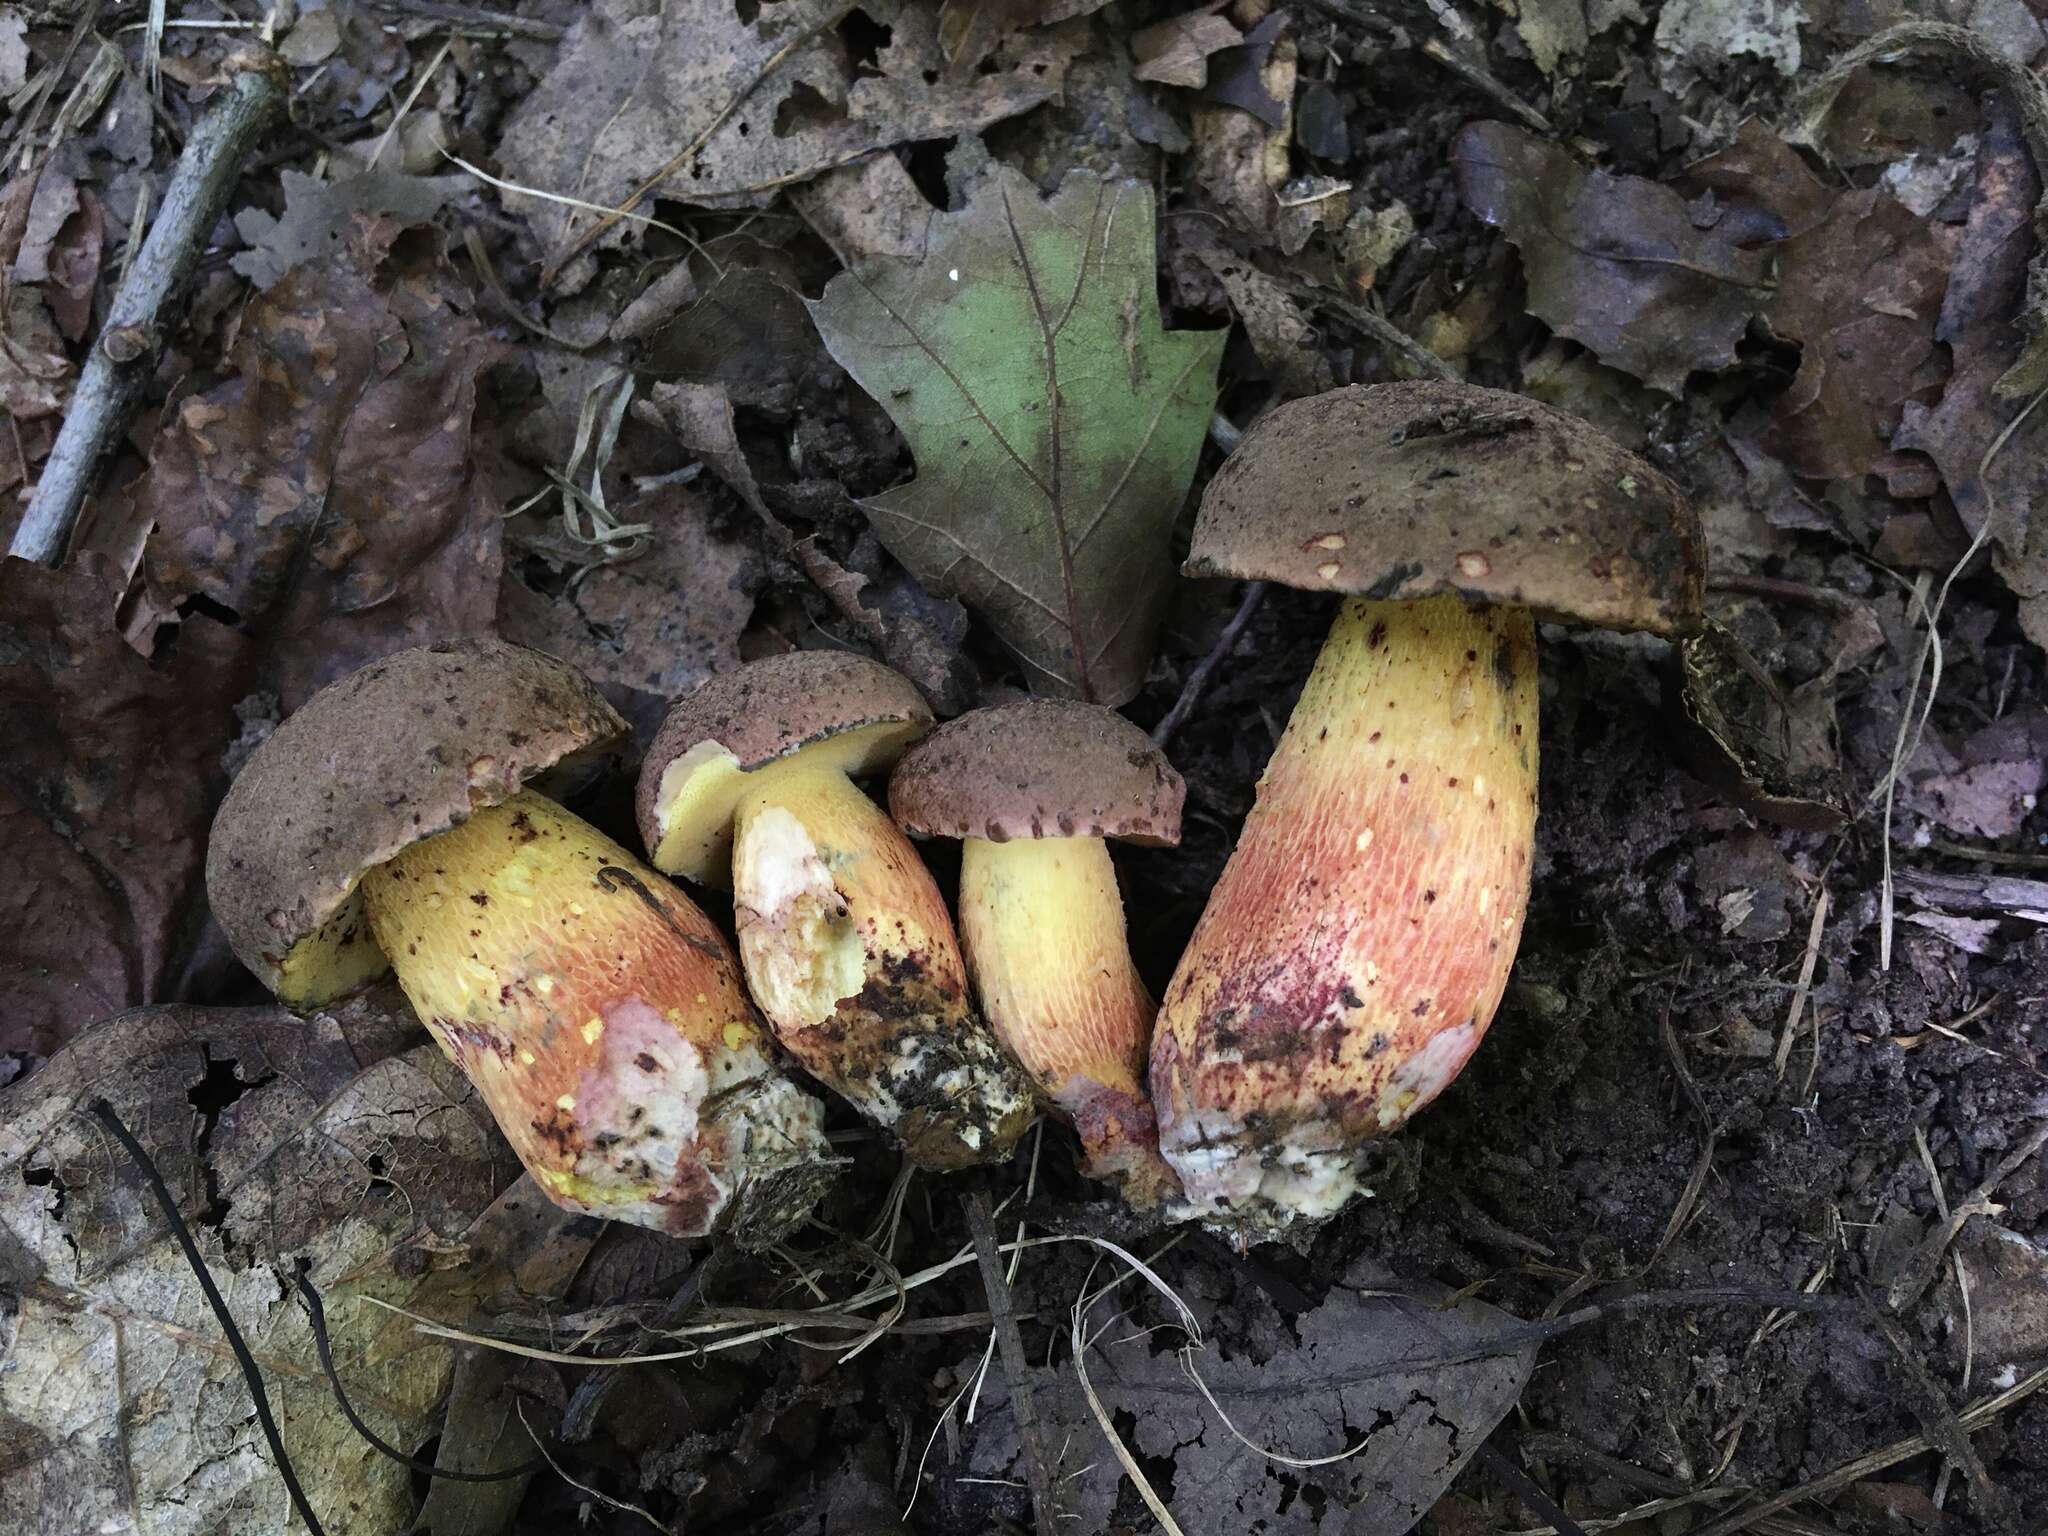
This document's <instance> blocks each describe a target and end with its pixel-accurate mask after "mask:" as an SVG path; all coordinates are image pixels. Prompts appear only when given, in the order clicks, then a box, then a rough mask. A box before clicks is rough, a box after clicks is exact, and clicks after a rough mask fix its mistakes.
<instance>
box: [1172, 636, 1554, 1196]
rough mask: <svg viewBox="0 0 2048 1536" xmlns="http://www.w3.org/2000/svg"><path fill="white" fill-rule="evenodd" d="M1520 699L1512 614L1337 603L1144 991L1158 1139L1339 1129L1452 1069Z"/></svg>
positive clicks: (1530, 788) (1503, 823)
mask: <svg viewBox="0 0 2048 1536" xmlns="http://www.w3.org/2000/svg"><path fill="white" fill-rule="evenodd" d="M1536 704H1537V691H1536V637H1535V626H1534V623H1533V621H1532V619H1531V618H1530V616H1529V614H1528V612H1527V611H1526V610H1522V609H1515V608H1489V607H1472V606H1468V605H1466V604H1465V603H1464V602H1462V601H1461V600H1459V599H1457V598H1453V597H1445V598H1432V599H1427V600H1424V601H1419V602H1407V603H1388V602H1374V601H1368V600H1364V599H1354V600H1351V601H1349V602H1346V603H1345V605H1344V607H1343V609H1342V611H1341V613H1340V616H1339V617H1338V619H1337V621H1336V623H1335V625H1334V626H1333V627H1332V629H1331V631H1330V635H1329V638H1328V640H1327V641H1326V642H1325V644H1324V647H1323V650H1322V654H1321V656H1320V657H1319V658H1318V660H1317V662H1316V666H1315V670H1314V672H1313V673H1312V674H1311V676H1310V678H1309V681H1308V685H1307V687H1306V688H1305V689H1304V690H1303V692H1302V695H1301V701H1300V703H1299V704H1297V705H1296V707H1295V710H1294V714H1293V716H1292V718H1291V719H1290V720H1289V722H1288V725H1287V731H1286V734H1285V735H1284V736H1283V737H1282V739H1281V741H1280V745H1279V747H1278V748H1277V749H1276V750H1275V752H1274V754H1273V758H1272V761H1271V762H1270V763H1269V764H1268V765H1267V768H1266V772H1265V774H1264V776H1263V777H1262V778H1261V780H1260V782H1259V789H1258V799H1257V803H1256V805H1255V806H1254V808H1253V810H1252V813H1251V815H1250V816H1249V817H1248V818H1247V820H1246V822H1245V825H1244V831H1243V833H1242V835H1241V836H1240V838H1239V841H1238V844H1237V848H1236V851H1235V852H1234V853H1233V854H1232V855H1231V858H1230V862H1229V864H1228V865H1227V866H1226V867H1225V869H1224V872H1223V876H1222V878H1221V879H1220V880H1219V881H1218V883H1217V885H1216V889H1215V891H1214V893H1213V894H1212V895H1211V897H1210V900H1209V904H1208V907H1207V908H1206V909H1205V910H1204V912H1203V914H1202V919H1201V922H1200V923H1199V924H1198V925H1197V927H1196V929H1195V934H1194V937H1193V939H1192V940H1191V941H1190V944H1189V947H1188V950H1187V953H1186V954H1185V955H1184V956H1183V957H1182V960H1181V964H1180V967H1179V969H1178V970H1177V971H1176V972H1175V973H1174V977H1173V980H1172V982H1171V984H1170V985H1169V986H1168V988H1167V993H1166V998H1165V1001H1164V1004H1163V1006H1162V1008H1161V1011H1160V1016H1159V1029H1158V1037H1157V1039H1156V1040H1155V1042H1154V1047H1153V1056H1152V1087H1153V1092H1154V1095H1155V1101H1156V1103H1157V1108H1158V1112H1159V1117H1160V1130H1161V1138H1162V1140H1163V1141H1165V1142H1167V1143H1168V1144H1169V1145H1171V1146H1176V1147H1180V1146H1185V1145H1189V1144H1192V1143H1196V1142H1199V1143H1200V1144H1203V1145H1209V1146H1214V1145H1217V1144H1219V1143H1229V1142H1231V1141H1233V1140H1236V1141H1239V1142H1240V1143H1241V1144H1242V1146H1243V1150H1245V1151H1247V1152H1249V1153H1250V1154H1252V1155H1253V1156H1258V1155H1261V1152H1262V1149H1270V1148H1272V1147H1275V1146H1279V1145H1281V1144H1283V1143H1287V1142H1289V1141H1290V1140H1293V1141H1297V1142H1298V1141H1303V1140H1306V1141H1310V1142H1314V1143H1317V1144H1321V1145H1331V1144H1333V1143H1334V1144H1336V1145H1337V1146H1355V1145H1356V1144H1357V1143H1358V1142H1359V1141H1361V1140H1363V1139H1364V1138H1366V1137H1368V1136H1372V1135H1377V1134H1379V1133H1381V1132H1383V1131H1385V1130H1389V1129H1391V1128H1392V1127H1394V1126H1395V1125H1397V1124H1399V1123H1400V1122H1401V1121H1402V1120H1403V1119H1405V1118H1406V1117H1407V1116H1408V1115H1409V1114H1410V1113H1411V1112H1413V1111H1414V1110H1415V1109H1418V1108H1419V1107H1421V1106H1422V1105H1423V1104H1426V1103H1428V1102H1429V1100H1430V1099H1432V1098H1434V1097H1435V1096H1436V1094H1437V1093H1438V1092H1440V1091H1441V1090H1442V1089H1443V1088H1444V1086H1445V1085H1446V1084H1448V1083H1449V1082H1450V1080H1451V1079H1452V1078H1453V1077H1455V1076H1456V1075H1457V1072H1458V1069H1459V1068H1460V1067H1461V1066H1463V1064H1464V1062H1465V1058H1466V1057H1467V1056H1469V1055H1470V1054H1471V1052H1472V1049H1473V1048H1474V1047H1475V1046H1476V1045H1477V1044H1478V1043H1479V1037H1480V1035H1481V1034H1482V1033H1483V1032H1484V1031H1485V1029H1486V1026H1487V1024H1488V1023H1489V1022H1490V1021H1491V1019H1492V1017H1493V1013H1494V1009H1495V1008H1496V1007H1497V1006H1498V1005H1499V1002H1500V997H1501V993H1502V991H1503V989H1504V988H1505V986H1506V983H1507V976H1508V970H1509V967H1510V966H1511V965H1512V964H1513V962H1514V957H1515V947H1516V944H1517V943H1518V942H1519V940H1520V937H1521V928H1522V916H1523V913H1524V910H1525V909H1526V907H1527V904H1528V892H1529V855H1530V842H1531V838H1532V836H1533V834H1534V828H1535V820H1536V729H1537V716H1536ZM1248 1117H1257V1118H1256V1119H1253V1120H1251V1121H1250V1123H1249V1124H1248ZM1176 1122H1177V1123H1176ZM1169 1156H1170V1157H1173V1158H1174V1159H1175V1161H1176V1166H1180V1164H1181V1163H1182V1162H1183V1161H1184V1160H1185V1159H1186V1157H1187V1154H1185V1153H1181V1152H1170V1153H1169ZM1183 1171H1184V1172H1185V1171H1186V1170H1185V1169H1183Z"/></svg>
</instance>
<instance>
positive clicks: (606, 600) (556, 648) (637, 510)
mask: <svg viewBox="0 0 2048 1536" xmlns="http://www.w3.org/2000/svg"><path fill="white" fill-rule="evenodd" d="M613 510H614V515H615V516H616V517H617V518H618V520H619V521H620V522H621V523H647V524H651V525H652V526H653V530H654V531H653V532H652V533H651V534H650V535H649V536H648V545H647V550H646V552H645V553H644V554H641V555H638V556H636V557H635V558H633V559H631V560H622V561H619V562H616V563H614V564H609V565H600V566H597V567H595V568H593V569H592V570H591V571H590V572H589V573H588V574H587V575H585V576H583V577H581V578H580V579H578V580H576V581H575V582H573V583H572V584H571V586H570V587H569V588H568V590H566V591H564V592H563V593H562V594H561V595H560V596H559V597H544V596H542V595H541V594H540V593H538V592H535V591H534V590H533V589H532V588H530V587H528V586H527V585H526V583H525V582H523V581H521V580H520V579H519V577H518V576H517V575H516V574H515V573H514V572H513V571H512V570H511V569H509V568H508V569H507V570H506V572H505V578H504V587H503V590H502V592H501V593H500V597H499V607H498V623H499V628H500V630H501V632H502V633H503V634H504V636H505V638H506V639H508V640H516V641H517V642H519V644H521V645H530V646H533V647H534V648H535V649H537V650H543V651H547V652H548V653H550V654H551V655H555V656H559V657H561V658H562V659H563V660H564V661H566V662H569V663H570V664H571V665H573V666H575V667H576V668H577V669H579V670H580V671H582V672H584V673H586V674H588V675H589V676H591V677H593V678H595V679H597V680H598V681H599V682H600V683H609V684H612V685H613V686H615V687H620V688H631V689H634V690H636V691H638V692H640V693H644V694H648V695H652V696H653V697H654V698H656V699H658V700H660V701H661V707H662V708H666V707H667V702H668V701H669V700H671V699H674V698H676V697H678V696H679V695H681V694H684V693H687V692H689V691H690V690H691V689H693V688H695V687H696V686H697V685H698V684H699V683H701V682H703V681H704V680H705V679H706V678H707V677H709V676H711V674H712V673H714V672H724V671H727V670H729V669H730V668H732V667H736V666H738V665H739V663H740V654H739V637H740V632H741V631H742V630H744V629H745V628H746V627H747V620H748V619H749V618H751V617H752V616H753V612H754V588H755V586H756V584H757V582H758V580H759V576H760V572H759V568H758V562H757V561H756V560H755V558H754V555H753V551H752V549H751V547H750V546H748V545H747V544H745V543H743V542H741V541H739V540H736V539H730V538H721V537H719V536H718V535H717V534H715V533H713V532H712V530H711V526H710V519H709V512H708V509H707V508H706V506H705V504H704V499H703V497H702V496H700V495H699V494H698V493H697V492H695V491H693V490H692V489H691V488H690V487H688V486H685V485H676V484H667V485H659V486H656V487H654V488H652V489H650V490H648V491H646V492H644V493H643V494H641V495H638V496H636V497H634V498H633V499H632V500H630V501H628V502H624V503H622V504H620V505H619V506H617V507H615V508H614V509H613ZM629 713H630V712H629Z"/></svg>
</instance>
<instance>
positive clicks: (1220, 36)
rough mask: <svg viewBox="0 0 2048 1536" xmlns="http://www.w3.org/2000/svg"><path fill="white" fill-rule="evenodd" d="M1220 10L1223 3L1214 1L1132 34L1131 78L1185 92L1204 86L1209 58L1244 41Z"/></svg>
mask: <svg viewBox="0 0 2048 1536" xmlns="http://www.w3.org/2000/svg"><path fill="white" fill-rule="evenodd" d="M1222 9H1223V3H1222V0H1216V3H1214V4H1211V5H1205V6H1203V7H1202V8H1201V9H1200V10H1198V11H1189V12H1187V13H1186V14H1184V15H1180V16H1174V17H1171V18H1169V19H1168V20H1166V21H1161V22H1155V23H1154V24H1153V25H1151V26H1149V27H1141V28H1139V30H1137V31H1136V32H1133V33H1132V34H1131V53H1132V55H1133V56H1134V57H1135V58H1136V59H1137V61H1138V62H1137V68H1135V69H1133V70H1132V71H1131V74H1132V76H1133V77H1134V78H1135V79H1139V80H1152V81H1156V82H1157V83H1158V84H1160V85H1178V86H1182V87H1185V88H1186V89H1188V90H1199V89H1201V88H1202V87H1203V86H1205V85H1207V84H1208V83H1209V55H1210V54H1212V53H1216V52H1219V51H1220V50H1222V49H1225V48H1235V47H1238V46H1239V45H1240V44H1242V43H1243V42H1244V34H1243V33H1242V32H1240V31H1238V30H1237V28H1236V27H1233V26H1232V25H1231V24H1230V20H1229V18H1228V17H1225V16H1219V15H1217V14H1216V13H1217V12H1218V11H1220V10H1222Z"/></svg>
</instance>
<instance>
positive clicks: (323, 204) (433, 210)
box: [228, 12, 466, 292]
mask: <svg viewBox="0 0 2048 1536" xmlns="http://www.w3.org/2000/svg"><path fill="white" fill-rule="evenodd" d="M314 14H315V15H318V14H320V13H318V12H315V13H314ZM282 175H283V181H284V213H283V215H282V216H278V217H273V216H272V215H270V214H268V213H265V212H264V211H263V210H262V209H261V208H245V209H243V210H242V211H241V212H240V213H237V214H236V215H235V230H236V233H238V234H240V235H241V237H242V239H243V240H244V241H245V242H246V243H247V245H248V249H247V250H244V251H238V252H236V253H235V255H234V256H232V257H230V258H229V260H228V265H229V266H231V267H233V268H234V269H235V270H236V271H237V272H239V273H241V274H242V276H244V277H246V278H248V279H249V281H250V282H252V283H254V284H255V285H256V286H257V287H258V288H261V289H263V290H264V291H265V292H268V291H269V290H270V289H272V288H274V287H276V286H277V284H278V283H279V282H280V281H281V280H282V279H283V277H284V275H285V274H286V273H287V272H289V271H291V270H292V269H293V268H294V267H301V266H304V265H306V264H307V263H308V262H314V261H323V260H327V259H329V258H333V257H338V256H340V255H341V254H342V252H343V249H344V247H345V246H346V244H347V242H348V240H349V238H350V236H351V234H352V233H353V231H354V229H355V225H356V218H357V216H358V215H366V216H368V217H371V218H389V219H395V220H397V221H398V222H399V223H400V224H424V223H426V222H427V221H428V220H430V219H432V218H433V216H434V215H435V214H437V213H439V212H440V211H441V209H442V208H443V207H445V206H446V205H447V203H448V202H449V200H450V199H451V198H454V197H457V196H459V195H460V194H461V193H462V191H463V189H464V187H465V185H466V183H465V182H464V181H463V179H462V178H461V177H459V176H436V177H427V176H395V175H392V174H390V173H389V172H385V171H369V172H365V173H363V174H361V175H357V176H350V177H347V178H345V179H343V180H341V181H323V180H321V178H319V177H318V176H308V175H306V174H305V173H304V172H303V171H294V170H286V171H284V172H283V173H282Z"/></svg>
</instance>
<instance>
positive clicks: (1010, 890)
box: [960, 837, 1153, 1116]
mask: <svg viewBox="0 0 2048 1536" xmlns="http://www.w3.org/2000/svg"><path fill="white" fill-rule="evenodd" d="M960 940H961V943H962V945H963V946H964V947H965V949H966V952H967V965H968V969H969V971H970V972H971V973H972V974H973V977H974V987H975V993H976V995H977V996H978V997H979V998H980V999H981V1006H982V1011H983V1012H984V1013H986V1014H987V1015H988V1020H989V1023H990V1024H992V1025H993V1026H995V1031H996V1036H997V1038H998V1039H1000V1040H1001V1041H1002V1042H1003V1044H1004V1045H1006V1046H1008V1047H1009V1050H1010V1054H1011V1055H1012V1056H1014V1057H1016V1058H1017V1061H1018V1062H1019V1064H1020V1065H1022V1066H1023V1068H1024V1070H1025V1071H1026V1072H1028V1073H1030V1074H1031V1077H1032V1079H1033V1081H1035V1082H1036V1083H1037V1084H1038V1086H1039V1089H1040V1090H1041V1091H1042V1092H1043V1093H1044V1094H1045V1095H1046V1097H1048V1098H1049V1099H1051V1100H1052V1101H1053V1102H1054V1103H1055V1104H1057V1105H1058V1106H1059V1107H1060V1108H1061V1109H1063V1110H1065V1111H1066V1112H1067V1113H1068V1114H1069V1115H1070V1116H1071V1115H1073V1114H1074V1113H1075V1112H1076V1110H1077V1108H1079V1103H1078V1102H1076V1101H1085V1100H1086V1099H1088V1098H1091V1097H1093V1096H1094V1095H1095V1093H1096V1092H1097V1091H1099V1089H1100V1088H1109V1089H1112V1090H1114V1091H1117V1092H1121V1093H1127V1094H1131V1095H1134V1096H1138V1097H1142V1096H1143V1093H1144V1090H1143V1089H1142V1088H1140V1087H1139V1080H1140V1079H1139V1074H1140V1073H1141V1072H1142V1070H1143V1064H1144V1060H1145V1053H1146V1050H1147V1048H1148V1047H1149V1046H1150V1044H1151V1041H1152V1014H1153V1002H1152V998H1151V996H1150V994H1148V993H1147V992H1146V990H1145V984H1144V983H1143V982H1142V981H1140V980H1139V979H1138V973H1137V970H1136V969H1135V968H1134V967H1133V966H1132V964H1131V952H1130V945H1129V942H1128V940H1127V938H1126V936H1125V932H1124V905H1123V898H1122V896H1121V895H1120V894H1119V893H1118V891H1117V883H1116V868H1115V866H1114V865H1113V864H1112V863H1111V862H1110V857H1109V849H1108V847H1107V846H1106V845H1105V844H1104V843H1103V841H1102V839H1101V838H1099V837H1058V838H1052V837H1048V838H1018V839H1015V840H1012V841H1010V842H1006V843H992V842H987V841H985V840H984V839H982V838H978V837H970V838H968V839H966V841H965V842H964V843H963V844H962V845H961V851H960Z"/></svg>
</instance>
